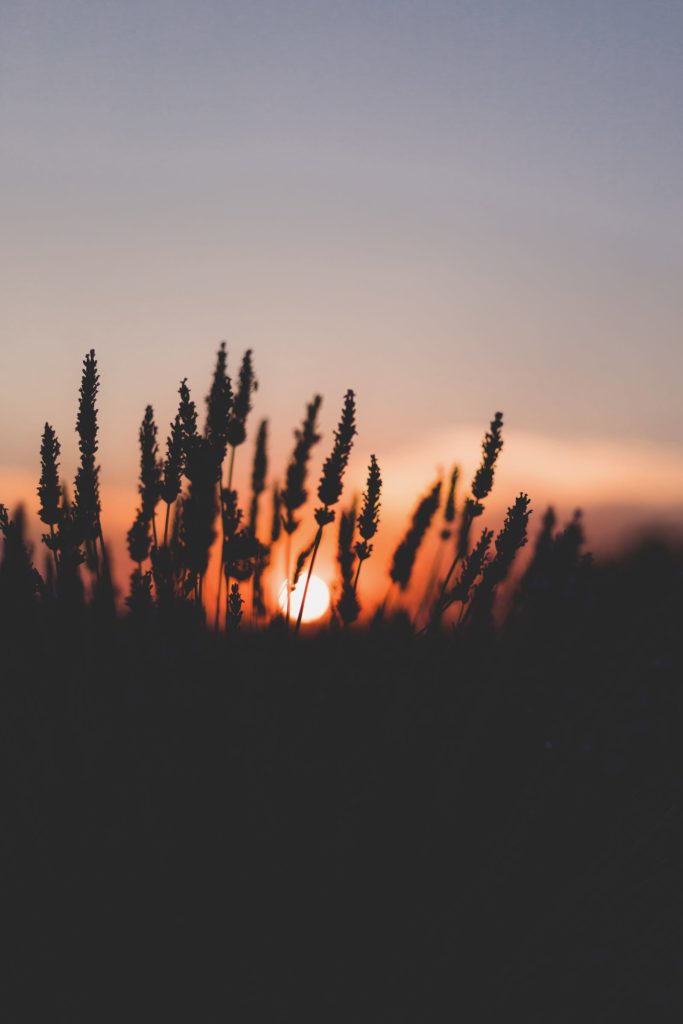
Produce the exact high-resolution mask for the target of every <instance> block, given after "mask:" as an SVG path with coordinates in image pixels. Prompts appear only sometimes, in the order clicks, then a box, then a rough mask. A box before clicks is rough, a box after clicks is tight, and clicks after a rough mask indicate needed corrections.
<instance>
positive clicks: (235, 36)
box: [0, 0, 683, 514]
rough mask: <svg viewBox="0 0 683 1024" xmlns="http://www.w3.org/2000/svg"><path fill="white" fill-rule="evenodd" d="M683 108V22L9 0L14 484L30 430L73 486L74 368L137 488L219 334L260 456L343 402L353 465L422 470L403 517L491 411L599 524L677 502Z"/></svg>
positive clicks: (661, 13) (5, 45)
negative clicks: (254, 393)
mask: <svg viewBox="0 0 683 1024" xmlns="http://www.w3.org/2000/svg"><path fill="white" fill-rule="evenodd" d="M682 99H683V4H681V3H680V2H678V0H676V2H666V0H639V2H631V0H594V2H583V0H572V2H571V3H567V2H564V0H561V2H560V0H555V2H554V0H515V2H510V0H505V2H493V0H472V2H457V0H449V2H446V0H423V2H420V3H418V2H407V0H392V2H377V0H376V2H372V0H364V2H358V0H339V2H326V0H312V2H303V0H273V2H259V0H249V2H246V0H245V2H241V0H240V2H231V0H214V2H208V0H193V2H173V0H165V2H153V0H152V2H150V0H135V2H132V0H111V2H105V0H98V2H95V3H93V2H91V0H88V2H75V0H60V2H59V3H55V2H54V0H16V2H15V0H0V103H1V107H0V145H1V147H2V160H1V161H0V188H1V195H2V199H1V202H2V208H1V211H0V212H1V217H0V221H1V224H2V242H1V243H0V244H1V265H0V281H1V285H0V287H1V290H2V302H1V304H0V475H4V480H5V484H6V486H7V487H9V489H10V490H11V483H10V482H11V480H14V481H16V480H17V479H20V478H21V479H23V475H22V474H24V473H26V472H29V471H30V472H31V473H33V472H34V467H35V465H36V461H37V447H38V441H39V435H40V430H41V427H42V424H43V422H44V420H45V419H46V418H49V419H50V421H51V422H53V423H54V425H55V427H56V428H57V430H58V433H59V434H60V436H61V438H62V442H63V446H64V449H65V458H64V466H65V469H66V470H68V471H71V467H72V466H73V464H74V459H73V455H72V454H70V451H71V449H72V448H73V425H74V413H75V397H76V391H77V387H78V378H79V372H80V360H81V358H82V355H83V352H84V351H85V350H86V349H88V348H90V347H91V346H94V347H95V348H96V349H97V352H98V357H99V361H100V366H101V372H102V376H103V389H102V400H101V410H102V413H101V415H102V462H103V467H104V469H103V479H104V482H105V484H106V483H108V484H109V485H110V486H112V487H120V488H126V487H128V488H132V487H133V486H134V478H135V472H136V460H137V452H136V447H135V446H136V431H137V424H138V422H139V420H140V418H141V415H142V411H143V409H144V405H145V404H146V403H147V402H148V401H149V402H152V403H153V404H154V406H155V409H156V411H157V413H158V418H159V420H160V422H161V423H166V422H167V421H168V420H169V419H170V418H171V415H172V413H173V411H174V406H175V390H176V388H177V385H178V380H179V378H180V377H184V376H187V377H188V378H189V380H190V384H191V385H192V386H193V388H194V389H195V393H196V397H197V398H201V397H203V395H204V394H205V392H206V388H207V383H208V377H209V374H210V370H211V365H212V361H213V355H214V351H215V348H216V345H217V343H218V341H219V340H220V339H222V338H226V339H227V340H228V342H229V345H230V351H231V363H232V368H233V369H235V366H236V363H237V361H238V359H239V357H240V356H241V353H242V351H243V349H244V348H246V347H248V346H250V347H253V348H254V350H255V354H256V362H257V367H258V371H259V377H260V379H261V389H260V391H259V400H258V408H257V413H261V414H266V413H267V414H269V415H270V416H271V417H272V421H273V430H274V434H275V451H274V454H275V456H276V457H277V458H284V457H285V455H286V453H287V451H288V450H289V448H290V447H291V430H292V428H293V426H294V425H295V424H296V422H297V421H298V420H299V419H300V417H301V413H302V409H303V405H304V402H305V401H306V400H307V399H308V398H309V396H310V395H311V394H312V393H313V392H314V391H316V390H319V391H321V392H322V393H323V394H324V395H325V400H326V404H325V415H324V417H323V420H324V426H325V428H326V429H327V430H329V429H330V428H331V426H332V424H333V421H334V420H335V419H336V417H337V415H338V410H339V406H340V403H341V398H342V395H343V392H344V390H345V389H346V387H354V388H356V390H357V392H358V398H359V428H360V431H361V433H360V438H359V456H358V457H359V459H360V458H361V455H362V456H363V458H364V456H365V454H367V452H369V451H370V450H373V451H377V452H378V454H380V455H382V454H383V455H384V457H385V459H386V460H393V463H394V464H396V465H400V464H401V457H402V453H404V452H406V453H407V452H412V453H413V454H414V453H415V451H421V452H423V453H424V459H423V461H424V471H423V472H422V473H421V474H420V473H419V469H418V470H416V478H415V480H414V487H413V491H415V490H421V489H423V488H424V487H425V486H426V485H427V484H428V483H429V481H430V479H431V477H432V475H433V472H434V470H435V468H436V466H437V465H438V464H443V461H444V460H445V461H447V462H449V461H451V458H449V455H448V452H449V450H450V448H449V444H450V441H446V442H444V438H447V439H448V438H452V439H453V446H454V447H455V442H456V440H457V439H458V438H459V437H460V436H461V435H462V431H465V433H467V431H469V430H470V429H472V430H475V431H476V434H473V435H472V436H477V437H479V436H480V435H481V433H482V432H483V429H484V428H485V426H486V424H487V422H488V420H489V419H490V418H491V416H492V414H493V412H494V411H495V410H496V409H498V408H501V409H503V410H504V412H505V416H506V424H507V438H508V443H507V448H506V452H514V451H515V445H516V444H517V446H518V447H517V452H518V456H519V457H520V458H521V461H522V463H524V460H525V458H526V463H525V464H527V465H530V461H529V460H530V459H531V458H532V455H531V454H529V453H533V452H536V454H537V455H538V457H539V458H541V456H540V455H539V452H541V451H545V455H546V463H544V464H542V463H538V465H536V467H535V469H536V472H535V477H542V475H543V474H542V473H541V470H542V469H543V467H544V466H545V468H547V469H548V470H550V469H552V468H553V467H555V470H557V467H562V466H565V465H566V466H574V470H575V471H576V474H577V475H576V478H575V483H576V496H575V500H572V503H574V504H586V503H590V500H592V499H594V500H596V501H597V500H598V498H597V497H596V496H595V494H594V490H595V488H594V486H593V485H594V484H595V481H596V479H597V480H598V483H599V480H600V460H599V457H598V456H597V455H594V457H593V463H591V464H592V465H593V464H594V465H593V470H592V471H591V472H592V474H593V475H592V476H591V472H589V474H588V477H589V478H590V479H589V481H588V482H587V477H586V472H584V473H583V476H582V474H581V467H582V465H583V464H582V463H581V453H583V457H584V460H588V462H590V461H591V457H592V456H591V452H593V453H595V452H603V453H604V452H611V453H612V455H611V458H612V459H613V460H614V463H615V465H619V463H620V460H624V461H623V463H622V465H623V472H622V474H621V477H620V479H621V481H622V482H621V483H618V482H617V480H616V478H615V477H614V474H613V472H612V470H613V467H610V472H609V473H607V475H606V479H607V480H608V481H612V483H613V486H612V489H611V490H610V489H609V487H607V488H606V487H605V486H603V487H602V491H601V494H602V495H603V496H604V493H605V491H606V490H607V497H606V498H605V500H610V501H613V502H622V503H623V504H624V505H627V504H633V503H634V502H635V504H638V502H641V503H642V502H645V503H647V502H648V501H649V502H651V503H652V502H654V503H656V502H657V500H658V494H657V484H658V482H659V483H660V484H661V487H662V493H664V492H666V494H667V498H666V501H667V502H669V503H671V502H673V503H674V504H675V503H678V505H679V506H680V505H681V504H683V473H681V475H680V478H679V479H680V481H681V482H680V483H679V484H677V486H678V490H676V488H675V487H673V485H672V483H671V480H670V479H665V476H666V475H667V474H669V473H670V471H671V467H672V466H673V467H678V468H681V467H682V466H683V461H682V460H683V430H682V429H681V428H682V426H683V414H682V411H681V401H680V391H681V387H680V382H681V374H682V371H683V344H682V339H681V323H682V318H681V311H682V309H681V307H682V305H683V298H682V294H683V293H682V289H681V283H682V273H681V272H682V271H683V205H682V196H683V185H682V182H683V119H682V118H681V101H682ZM458 432H460V433H458ZM468 436H469V435H468ZM437 441H438V444H437ZM525 445H526V447H525ZM539 445H540V447H539ZM543 445H545V448H543ZM534 446H535V447H534ZM477 447H478V442H477ZM437 449H438V451H437ZM525 452H526V453H527V456H524V453H525ZM549 452H550V454H548V453H549ZM519 453H521V456H520V455H519ZM553 453H554V454H553ZM634 453H635V455H634ZM638 453H640V455H641V456H642V458H641V459H640V462H638V459H637V458H636V456H637V455H638ZM323 454H324V453H323V452H322V451H321V456H322V455H323ZM476 456H477V451H476V449H475V451H474V452H468V453H467V454H465V453H460V452H458V451H456V450H453V453H452V459H458V458H463V459H464V460H465V462H467V461H468V459H469V460H476ZM411 457H412V456H411ZM406 458H407V455H406ZM634 459H635V461H634ZM629 460H630V461H629ZM658 460H659V461H658ZM415 461H416V460H415V459H414V458H413V462H411V463H410V464H411V465H413V464H414V463H415ZM417 461H418V462H419V460H417ZM406 464H407V463H406ZM657 465H661V466H662V467H665V468H663V469H662V471H661V472H662V476H661V478H657V477H655V480H654V484H653V481H652V471H651V470H652V466H657ZM359 466H360V462H359ZM360 468H361V469H362V467H360ZM584 468H585V467H584ZM641 471H642V472H643V473H644V474H645V472H646V471H647V472H649V477H648V483H647V487H646V486H645V483H643V494H638V493H636V494H635V495H634V494H633V491H634V479H635V481H636V484H635V490H636V492H637V480H638V478H639V475H640V473H641ZM610 474H612V475H610ZM359 475H360V471H359ZM557 475H558V473H557V472H555V477H557ZM617 475H618V474H617ZM622 478H623V479H622ZM590 480H592V481H593V483H592V484H590ZM565 482H566V483H567V487H565V491H566V492H568V491H570V490H571V485H572V483H573V481H572V480H571V479H570V480H569V481H565ZM603 483H604V481H603ZM622 485H623V486H622ZM592 487H593V490H591V488H592ZM672 487H673V491H672ZM521 488H526V489H530V485H529V484H528V483H527V481H525V480H520V481H519V485H517V486H516V488H515V489H516V490H519V489H521ZM582 489H583V492H582ZM599 490H600V488H599V487H598V491H599ZM627 492H628V494H627ZM0 497H1V495H0ZM662 500H663V499H662ZM411 502H412V499H411V501H409V502H408V505H410V504H411ZM408 511H409V508H408V509H404V510H402V514H407V513H408Z"/></svg>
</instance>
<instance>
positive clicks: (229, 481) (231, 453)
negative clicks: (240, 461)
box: [228, 445, 237, 491]
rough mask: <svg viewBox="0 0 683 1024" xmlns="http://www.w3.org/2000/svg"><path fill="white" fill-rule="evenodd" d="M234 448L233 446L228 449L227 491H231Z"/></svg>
mask: <svg viewBox="0 0 683 1024" xmlns="http://www.w3.org/2000/svg"><path fill="white" fill-rule="evenodd" d="M236 450H237V449H236V448H235V446H234V445H233V446H232V448H231V449H230V462H229V463H228V490H229V491H230V490H232V471H233V469H234V468H235V452H236Z"/></svg>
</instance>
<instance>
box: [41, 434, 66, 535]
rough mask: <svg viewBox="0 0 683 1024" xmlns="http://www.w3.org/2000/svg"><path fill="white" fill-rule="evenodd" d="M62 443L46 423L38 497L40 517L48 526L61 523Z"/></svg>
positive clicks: (42, 442) (42, 443) (42, 444)
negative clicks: (60, 476) (60, 480)
mask: <svg viewBox="0 0 683 1024" xmlns="http://www.w3.org/2000/svg"><path fill="white" fill-rule="evenodd" d="M60 450H61V449H60V445H59V441H58V440H57V435H56V434H55V432H54V430H53V429H52V427H51V426H50V424H49V423H46V424H45V429H44V431H43V437H42V441H41V445H40V469H41V471H40V483H39V485H38V498H39V499H40V512H39V513H38V514H39V516H40V519H41V521H42V522H43V523H45V524H46V525H47V526H50V527H54V526H56V525H57V524H58V523H59V519H60V515H61V510H60V507H59V501H60V497H61V488H60V486H59V453H60Z"/></svg>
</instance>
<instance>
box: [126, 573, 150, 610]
mask: <svg viewBox="0 0 683 1024" xmlns="http://www.w3.org/2000/svg"><path fill="white" fill-rule="evenodd" d="M126 604H127V606H128V610H129V612H130V615H131V618H134V619H140V620H143V621H144V619H145V618H146V617H147V616H148V615H149V614H150V613H151V611H152V609H153V607H154V601H153V599H152V573H151V571H148V572H141V571H140V569H135V570H134V571H133V573H132V574H131V577H130V593H129V594H128V597H127V598H126Z"/></svg>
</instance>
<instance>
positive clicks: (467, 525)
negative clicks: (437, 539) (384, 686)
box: [430, 412, 503, 626]
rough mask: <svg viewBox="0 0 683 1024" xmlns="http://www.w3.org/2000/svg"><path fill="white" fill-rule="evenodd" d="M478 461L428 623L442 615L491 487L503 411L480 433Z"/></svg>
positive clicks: (500, 434)
mask: <svg viewBox="0 0 683 1024" xmlns="http://www.w3.org/2000/svg"><path fill="white" fill-rule="evenodd" d="M481 447H482V458H481V464H480V466H479V468H478V469H477V471H476V473H475V474H474V478H473V480H472V488H471V491H472V493H471V495H470V496H469V497H467V498H466V499H465V506H464V508H463V511H462V516H461V519H460V530H459V531H458V539H457V545H456V549H455V554H454V557H453V561H452V562H451V565H450V568H449V570H448V572H447V573H446V577H445V579H444V581H443V583H442V584H441V589H440V591H439V596H438V598H437V600H436V602H435V604H434V609H433V611H432V615H431V619H430V625H432V626H435V625H437V624H438V622H439V621H440V620H441V616H442V615H443V610H444V609H443V607H442V605H443V599H444V595H445V594H446V591H447V589H448V584H449V583H450V581H451V577H452V576H453V573H454V572H455V570H456V567H457V565H458V562H460V561H461V560H462V559H463V558H464V557H465V556H466V555H467V553H468V551H469V543H470V532H471V530H472V524H473V523H474V520H475V519H477V518H478V517H479V516H480V515H481V514H482V513H483V511H484V505H483V501H484V499H485V498H487V497H488V496H489V494H490V493H491V488H492V487H493V475H494V471H495V467H496V462H497V461H498V456H499V454H500V451H501V448H502V447H503V414H502V412H497V413H496V414H495V416H494V417H493V419H492V420H491V426H490V429H489V430H488V431H487V433H486V434H485V435H484V440H483V442H482V446H481Z"/></svg>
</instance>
